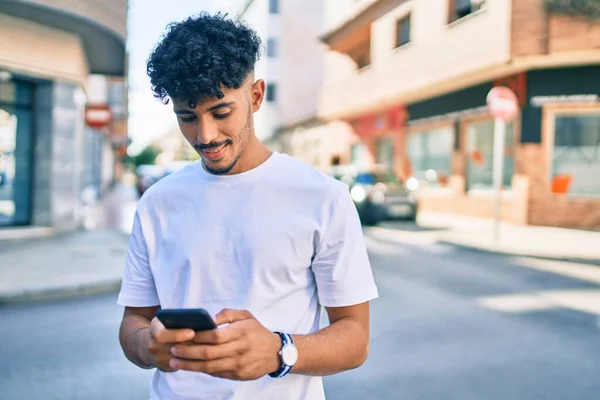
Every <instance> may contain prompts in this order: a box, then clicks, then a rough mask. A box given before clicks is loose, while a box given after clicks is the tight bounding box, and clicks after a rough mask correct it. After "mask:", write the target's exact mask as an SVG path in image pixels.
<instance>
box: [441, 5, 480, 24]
mask: <svg viewBox="0 0 600 400" xmlns="http://www.w3.org/2000/svg"><path fill="white" fill-rule="evenodd" d="M448 1H449V13H448V14H449V18H448V22H449V23H450V22H454V21H456V20H459V19H461V18H463V17H466V16H467V15H469V14H473V13H474V12H475V11H479V10H481V9H482V8H483V5H484V4H485V0H448Z"/></svg>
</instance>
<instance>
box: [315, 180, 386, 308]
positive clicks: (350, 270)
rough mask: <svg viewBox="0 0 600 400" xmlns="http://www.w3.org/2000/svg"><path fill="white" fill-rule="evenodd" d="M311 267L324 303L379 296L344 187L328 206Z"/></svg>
mask: <svg viewBox="0 0 600 400" xmlns="http://www.w3.org/2000/svg"><path fill="white" fill-rule="evenodd" d="M312 270H313V273H314V275H315V280H316V284H317V291H318V296H319V302H320V303H321V305H323V306H325V307H345V306H351V305H355V304H360V303H364V302H367V301H370V300H373V299H375V298H377V297H378V296H379V295H378V291H377V286H376V284H375V280H374V278H373V272H372V270H371V264H370V262H369V257H368V254H367V249H366V245H365V241H364V236H363V231H362V226H361V223H360V219H359V217H358V212H357V211H356V206H355V205H354V203H353V202H352V199H351V198H350V193H348V190H347V188H346V187H343V188H341V189H340V192H339V194H338V198H337V199H336V201H335V204H334V206H333V207H332V209H331V210H330V218H329V223H328V224H327V226H326V228H325V232H324V234H323V235H322V239H321V240H320V244H319V246H318V249H317V252H316V255H315V257H314V259H313V263H312Z"/></svg>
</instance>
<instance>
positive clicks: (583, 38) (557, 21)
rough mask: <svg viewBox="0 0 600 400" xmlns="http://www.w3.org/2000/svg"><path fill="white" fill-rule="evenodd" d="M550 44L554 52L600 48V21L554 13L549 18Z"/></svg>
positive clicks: (550, 48) (551, 50)
mask: <svg viewBox="0 0 600 400" xmlns="http://www.w3.org/2000/svg"><path fill="white" fill-rule="evenodd" d="M548 36H549V37H548V46H549V50H550V52H552V53H559V52H563V51H577V50H591V49H596V50H598V49H600V21H591V20H588V19H585V18H571V17H567V16H558V15H553V16H551V17H550V18H549V26H548Z"/></svg>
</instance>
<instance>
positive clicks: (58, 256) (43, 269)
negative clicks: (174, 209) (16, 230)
mask: <svg viewBox="0 0 600 400" xmlns="http://www.w3.org/2000/svg"><path fill="white" fill-rule="evenodd" d="M135 202H136V198H135V192H134V190H133V189H132V188H130V187H128V186H126V185H117V186H116V187H115V189H114V190H113V191H112V192H110V193H108V194H107V195H106V196H105V197H104V198H103V199H102V200H101V202H100V203H98V204H97V205H96V206H94V207H93V209H91V210H90V221H89V224H90V228H91V230H87V231H85V230H80V231H74V232H70V233H64V234H57V235H53V236H47V237H40V238H35V239H26V240H10V241H0V260H1V261H0V305H1V304H7V303H16V302H23V301H34V300H51V299H59V298H66V297H73V296H78V295H87V294H94V293H103V292H110V291H116V290H118V289H119V287H120V285H121V277H122V274H123V268H124V265H125V256H126V253H127V245H128V240H129V235H128V229H130V227H131V223H132V219H133V213H134V211H135Z"/></svg>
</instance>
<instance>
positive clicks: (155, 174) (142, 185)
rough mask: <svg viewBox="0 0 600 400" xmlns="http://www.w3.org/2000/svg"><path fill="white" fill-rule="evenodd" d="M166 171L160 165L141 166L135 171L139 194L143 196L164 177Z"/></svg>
mask: <svg viewBox="0 0 600 400" xmlns="http://www.w3.org/2000/svg"><path fill="white" fill-rule="evenodd" d="M164 173H165V171H164V169H163V168H162V167H160V166H158V165H140V166H139V167H137V169H136V171H135V175H136V178H137V179H136V188H137V191H138V194H139V195H140V196H141V195H143V194H144V193H145V192H146V190H148V188H149V187H150V186H152V185H154V184H155V183H156V182H158V181H159V180H160V179H161V178H162V177H163V176H164Z"/></svg>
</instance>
